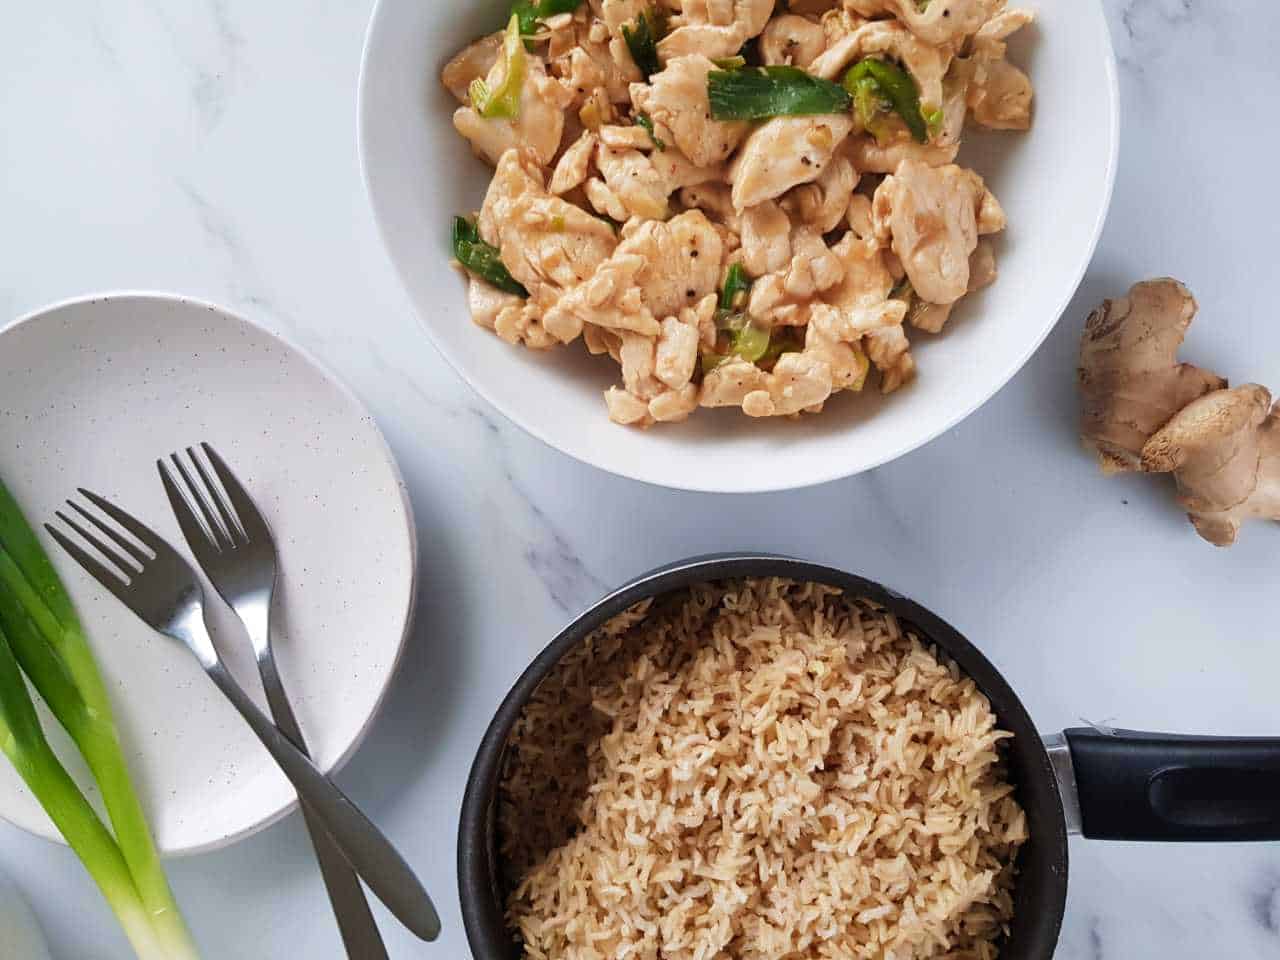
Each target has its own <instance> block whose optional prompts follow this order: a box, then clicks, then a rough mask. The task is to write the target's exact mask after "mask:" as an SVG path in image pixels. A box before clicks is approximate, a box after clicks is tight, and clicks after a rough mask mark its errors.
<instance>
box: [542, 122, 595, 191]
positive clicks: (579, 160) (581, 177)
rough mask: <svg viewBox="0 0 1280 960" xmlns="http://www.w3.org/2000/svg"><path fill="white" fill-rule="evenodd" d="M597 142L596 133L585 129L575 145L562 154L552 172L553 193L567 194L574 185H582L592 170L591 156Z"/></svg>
mask: <svg viewBox="0 0 1280 960" xmlns="http://www.w3.org/2000/svg"><path fill="white" fill-rule="evenodd" d="M596 142H597V141H596V135H595V134H594V133H592V132H591V131H590V130H584V131H583V133H582V136H580V137H579V138H578V139H577V140H575V141H574V143H573V146H571V147H570V148H569V149H568V150H566V151H565V152H564V153H562V154H561V155H560V159H559V161H558V162H557V163H556V169H555V171H554V172H553V173H552V174H551V187H550V189H551V192H552V193H554V194H557V195H560V194H565V193H568V192H569V191H570V190H572V189H573V188H574V187H580V186H582V184H583V183H584V182H585V181H586V179H587V175H588V173H589V172H590V170H591V156H592V154H593V152H594V151H595V148H596Z"/></svg>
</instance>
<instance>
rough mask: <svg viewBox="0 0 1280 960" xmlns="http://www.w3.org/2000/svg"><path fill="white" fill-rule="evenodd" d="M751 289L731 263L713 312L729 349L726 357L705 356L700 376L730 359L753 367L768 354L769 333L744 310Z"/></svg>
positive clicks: (738, 267)
mask: <svg viewBox="0 0 1280 960" xmlns="http://www.w3.org/2000/svg"><path fill="white" fill-rule="evenodd" d="M750 289H751V280H750V278H748V277H747V271H746V270H744V269H743V267H742V264H741V263H734V264H733V265H732V266H730V267H729V272H728V273H726V274H725V278H724V287H723V288H722V289H721V291H720V302H719V303H718V304H717V310H716V326H717V327H719V328H720V329H721V330H722V331H725V332H727V333H728V349H727V351H726V352H725V353H704V354H703V355H702V370H703V373H707V372H709V371H711V370H714V369H715V368H716V367H718V366H720V364H722V363H724V362H725V361H726V360H728V359H730V358H731V357H739V358H741V359H743V360H746V361H748V362H750V363H755V362H756V361H757V360H760V359H761V358H762V357H764V356H765V354H766V353H767V352H768V350H769V331H768V330H767V329H765V328H763V327H761V326H759V325H757V324H756V323H755V322H754V321H753V320H752V319H751V318H750V317H749V316H747V313H746V311H745V309H744V307H745V306H746V297H747V292H748V291H749V290H750Z"/></svg>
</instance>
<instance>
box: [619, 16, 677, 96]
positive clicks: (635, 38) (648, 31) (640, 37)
mask: <svg viewBox="0 0 1280 960" xmlns="http://www.w3.org/2000/svg"><path fill="white" fill-rule="evenodd" d="M665 28H666V20H665V18H664V17H663V16H662V15H661V14H660V13H659V12H658V11H657V10H656V9H650V10H648V11H642V12H641V13H640V15H639V16H638V17H636V25H635V26H634V27H627V26H624V27H623V28H622V39H623V40H625V41H626V42H627V49H628V50H630V51H631V59H632V60H634V61H635V62H636V66H637V67H639V68H640V72H641V73H643V74H644V78H645V79H646V80H648V79H649V78H650V77H651V76H653V75H654V74H655V73H658V72H659V71H660V70H661V69H662V64H661V63H660V62H659V60H658V41H659V40H661V39H662V35H663V33H665V32H666V31H665Z"/></svg>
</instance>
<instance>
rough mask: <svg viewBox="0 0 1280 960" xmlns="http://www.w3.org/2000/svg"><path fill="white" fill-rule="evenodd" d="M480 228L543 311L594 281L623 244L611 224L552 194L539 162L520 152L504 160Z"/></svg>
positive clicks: (484, 209) (481, 216)
mask: <svg viewBox="0 0 1280 960" xmlns="http://www.w3.org/2000/svg"><path fill="white" fill-rule="evenodd" d="M477 226H478V228H479V230H480V235H481V237H482V238H483V239H484V241H485V242H486V243H490V244H492V245H493V246H495V247H497V248H498V250H499V253H500V255H501V257H502V262H503V263H504V264H505V265H506V267H507V269H508V270H510V271H511V275H512V276H513V277H515V278H516V279H517V280H518V281H520V283H522V284H523V285H524V286H525V288H526V289H527V290H528V291H529V299H530V301H531V302H533V303H535V304H538V305H539V307H540V308H542V309H545V308H547V307H549V306H551V305H552V304H554V303H555V302H556V300H557V299H559V297H560V296H561V294H562V293H564V292H565V291H566V290H568V289H569V288H570V287H575V286H577V285H578V284H580V283H581V282H582V281H583V280H585V279H586V278H587V277H590V276H591V274H592V272H593V271H594V270H595V269H596V267H598V266H599V265H600V264H602V263H603V262H604V261H605V259H606V258H607V257H609V255H610V254H612V253H613V250H614V247H615V246H616V245H617V237H616V236H615V235H614V233H613V230H612V228H610V226H609V225H608V224H607V223H605V222H604V221H602V220H600V219H599V218H598V217H593V216H591V214H589V213H587V212H586V211H585V210H583V209H581V208H579V207H576V206H574V205H573V204H571V203H567V202H565V201H564V200H562V199H560V198H559V197H554V196H552V195H551V194H549V193H547V191H546V190H545V189H544V188H543V185H542V174H541V171H540V170H539V168H538V166H537V161H536V159H535V158H533V157H532V156H531V155H529V154H524V155H522V154H521V153H520V151H518V150H508V151H507V152H506V153H505V154H503V156H502V159H501V160H500V161H499V162H498V167H497V169H496V170H495V171H494V175H493V181H492V182H491V183H490V184H489V190H488V193H486V194H485V199H484V206H483V207H482V208H481V210H480V217H479V219H478V221H477Z"/></svg>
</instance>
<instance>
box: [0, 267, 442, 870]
mask: <svg viewBox="0 0 1280 960" xmlns="http://www.w3.org/2000/svg"><path fill="white" fill-rule="evenodd" d="M109 301H110V302H115V301H147V302H153V303H163V304H170V305H172V304H175V303H176V304H180V305H182V306H184V307H195V308H197V309H204V310H209V311H212V312H214V313H217V314H220V315H221V316H223V317H225V318H226V319H228V320H231V321H233V322H235V323H238V324H241V325H242V326H245V327H248V328H250V329H251V330H254V331H256V332H258V333H261V334H263V335H265V336H267V337H269V338H271V339H272V340H274V341H276V342H277V343H280V344H282V345H283V346H284V347H286V348H287V349H288V350H290V351H292V352H293V353H294V354H296V355H297V356H298V358H299V359H300V360H301V361H302V362H303V363H304V364H306V365H308V366H310V367H311V369H312V370H313V371H314V372H315V373H317V374H319V376H320V377H321V379H322V380H324V381H325V382H326V383H327V384H329V385H330V386H332V387H333V388H335V389H336V390H337V391H338V393H339V394H340V395H341V396H342V397H343V398H344V399H345V400H346V401H347V402H348V403H350V404H351V405H352V408H353V409H354V410H355V411H356V412H357V413H358V414H359V415H361V416H362V417H363V419H364V420H365V421H366V422H367V423H368V424H369V425H370V426H371V427H372V428H373V434H374V438H375V439H376V440H377V444H378V449H379V450H380V452H381V453H382V455H383V457H384V458H385V460H386V463H387V465H388V466H389V467H390V468H391V474H392V477H393V479H394V480H395V482H396V490H397V492H398V494H399V501H400V504H401V509H402V516H403V519H404V522H405V530H406V533H407V534H408V546H409V593H408V599H407V604H406V609H405V610H404V611H403V614H402V615H401V619H402V621H403V625H402V627H401V631H400V637H399V639H398V640H397V642H396V651H395V656H394V657H393V658H392V660H391V665H390V669H388V670H387V672H386V675H385V677H384V678H383V680H382V684H381V688H380V689H379V690H378V695H377V697H376V698H375V700H374V704H373V708H372V709H371V710H370V711H369V715H368V716H367V717H366V718H365V719H364V720H363V721H362V723H361V725H360V729H359V730H358V731H357V733H356V736H355V737H354V738H353V739H352V741H351V744H350V745H349V746H348V747H347V749H346V750H344V751H343V752H342V754H341V755H340V756H339V757H338V758H337V759H336V760H335V761H334V762H333V763H331V764H322V765H321V772H323V773H325V774H327V775H330V776H332V775H334V774H336V773H338V772H339V771H341V770H342V768H343V767H345V766H346V765H347V763H348V762H350V760H351V758H352V757H354V756H355V754H356V752H357V751H358V750H359V749H360V748H361V747H362V746H363V745H364V743H365V741H366V740H367V739H368V737H369V734H370V733H371V732H372V730H373V726H374V723H375V722H376V721H377V719H378V717H379V715H380V714H381V713H382V709H383V707H384V706H385V705H386V700H387V696H388V695H389V693H390V692H391V685H392V683H393V682H394V680H395V677H396V674H397V673H398V672H399V670H400V665H401V662H402V661H403V659H404V652H405V648H406V647H407V646H408V643H409V634H410V632H411V631H412V630H413V625H414V620H415V618H416V613H417V608H418V590H419V586H420V582H419V580H420V578H419V571H418V561H419V553H418V526H417V522H416V517H415V515H414V510H413V502H412V500H411V499H410V497H409V490H408V486H407V485H406V484H405V481H404V474H403V473H402V472H401V470H400V464H399V462H398V461H397V460H396V457H395V453H394V452H393V451H392V449H391V445H390V444H389V443H388V442H387V438H386V435H385V434H384V433H383V432H382V427H381V426H380V425H379V424H378V421H377V418H375V417H374V416H373V414H372V412H371V411H370V410H369V408H368V407H367V406H366V405H365V403H364V401H363V400H361V399H360V397H359V396H358V395H357V394H356V393H355V391H354V390H352V389H351V387H350V386H348V385H347V383H346V381H344V380H343V379H342V378H341V377H339V376H337V375H336V374H335V373H334V372H333V371H332V370H331V369H330V368H329V367H328V365H326V364H325V363H323V362H322V361H321V360H319V359H317V358H316V356H315V355H314V354H313V353H312V352H311V351H310V350H308V349H307V348H305V347H303V346H300V345H299V344H298V343H296V342H295V341H294V340H292V339H291V338H288V337H285V336H283V335H281V334H280V333H278V332H276V331H275V330H273V329H271V328H270V327H268V326H267V325H266V324H264V323H262V322H260V321H258V320H256V319H253V318H251V317H248V316H246V315H245V314H243V313H241V312H239V311H238V310H233V309H231V308H229V307H226V306H223V305H222V304H219V303H215V302H214V301H212V300H206V299H204V298H202V297H197V296H190V295H188V294H183V293H174V292H170V291H164V290H157V289H142V288H121V289H112V290H103V291H97V292H94V293H86V294H75V295H72V296H68V297H64V298H63V299H60V300H55V301H53V302H52V303H49V304H46V305H44V306H41V307H38V308H36V309H34V310H30V311H28V312H26V313H24V314H22V315H20V316H18V317H17V318H16V319H14V320H12V321H10V322H8V323H5V324H3V325H0V343H3V340H4V337H6V336H7V335H9V334H10V333H12V332H13V331H15V330H17V329H18V328H19V327H25V326H28V325H30V324H33V323H36V322H39V321H40V320H43V319H45V318H46V317H48V316H49V315H51V314H55V313H57V312H58V311H61V310H65V309H70V308H74V307H84V306H91V305H95V304H99V303H105V302H109ZM131 773H132V771H131ZM297 809H298V798H297V795H296V794H295V795H294V796H293V798H292V799H290V800H288V801H286V802H285V803H284V804H283V805H282V806H281V807H279V808H278V809H276V810H273V811H271V812H269V813H266V814H264V815H263V816H262V817H261V818H260V819H259V820H258V821H257V822H256V823H254V824H253V825H251V826H248V827H244V828H243V829H241V830H238V831H236V832H234V833H229V834H225V835H223V836H221V837H215V838H213V839H211V840H207V841H205V842H203V843H198V844H191V845H188V846H182V847H174V848H169V849H166V848H163V847H161V846H160V843H159V841H158V839H157V840H156V848H157V850H158V851H159V853H160V856H161V857H162V858H164V859H174V860H176V859H182V858H186V857H193V856H198V855H200V854H204V853H213V852H214V851H217V850H223V849H226V848H227V847H230V846H233V845H235V844H237V843H239V842H241V841H243V840H247V839H248V838H249V837H252V836H254V835H256V834H258V833H261V832H262V831H264V830H266V829H267V828H269V827H272V826H274V825H275V824H277V823H279V822H280V821H281V820H283V819H285V818H286V817H288V816H289V815H290V814H292V813H293V812H294V811H296V810H297ZM148 819H149V820H150V817H148ZM0 822H3V823H7V824H9V825H11V826H13V827H15V828H16V829H18V830H21V831H22V832H23V833H26V834H28V835H29V836H33V837H38V838H40V839H42V840H48V841H50V842H52V843H56V844H58V845H59V846H64V847H65V846H67V842H66V840H65V839H64V838H63V836H62V835H61V834H60V833H59V832H58V831H57V829H56V828H55V829H54V830H53V831H45V830H41V829H33V828H32V827H31V826H29V825H27V824H23V823H18V822H16V821H14V820H13V819H11V818H10V817H9V816H7V815H6V813H5V811H4V809H3V808H2V807H0ZM148 825H150V824H148ZM152 832H153V838H154V828H152Z"/></svg>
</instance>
